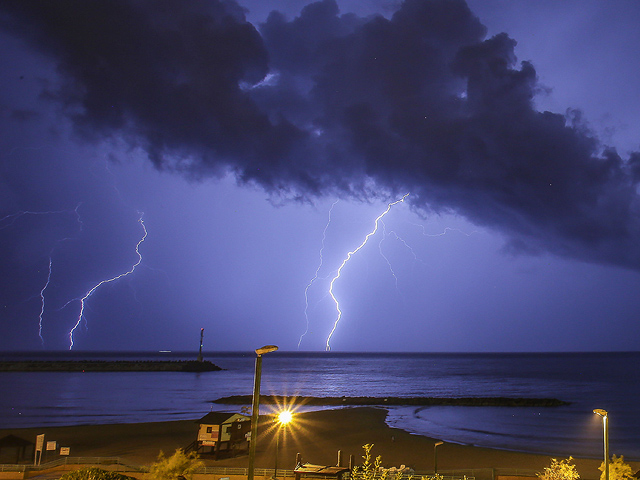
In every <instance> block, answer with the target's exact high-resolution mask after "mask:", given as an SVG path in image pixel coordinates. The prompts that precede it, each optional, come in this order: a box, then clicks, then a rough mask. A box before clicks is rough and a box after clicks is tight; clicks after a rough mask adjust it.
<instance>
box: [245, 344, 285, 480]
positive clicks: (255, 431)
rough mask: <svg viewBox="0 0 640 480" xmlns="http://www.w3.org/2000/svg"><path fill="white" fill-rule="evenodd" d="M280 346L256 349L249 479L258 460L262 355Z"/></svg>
mask: <svg viewBox="0 0 640 480" xmlns="http://www.w3.org/2000/svg"><path fill="white" fill-rule="evenodd" d="M276 350H278V347H276V346H275V345H265V346H264V347H262V348H258V349H256V355H257V356H256V369H255V375H254V378H253V404H252V410H251V438H250V441H249V468H248V470H247V480H253V471H254V469H255V461H256V443H257V440H258V411H259V409H260V377H261V376H262V355H264V354H265V353H269V352H275V351H276Z"/></svg>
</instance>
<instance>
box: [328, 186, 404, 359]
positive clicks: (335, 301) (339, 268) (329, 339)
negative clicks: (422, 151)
mask: <svg viewBox="0 0 640 480" xmlns="http://www.w3.org/2000/svg"><path fill="white" fill-rule="evenodd" d="M408 196H409V194H408V193H407V194H405V195H404V196H403V197H402V198H401V199H399V200H396V201H395V202H391V203H390V204H389V205H387V209H386V210H385V211H384V212H382V213H381V214H380V215H378V217H377V218H376V220H375V222H374V226H373V230H371V231H370V232H369V233H368V234H367V235H366V236H365V237H364V240H363V241H362V243H361V244H360V245H359V246H358V247H357V248H356V249H355V250H353V251H351V252H349V253H347V256H346V258H345V259H344V260H343V261H342V264H341V265H340V267H338V270H337V272H336V275H335V276H334V277H333V278H332V279H331V283H330V285H329V295H330V296H331V298H332V299H333V302H334V303H335V304H336V312H337V317H336V320H335V321H334V322H333V328H332V329H331V332H330V333H329V336H328V337H327V343H326V345H325V350H326V351H327V352H329V351H331V337H332V336H333V334H334V333H335V331H336V328H338V323H340V319H341V318H342V310H340V303H339V302H338V299H337V298H336V296H335V295H334V293H333V287H334V285H335V283H336V280H338V279H339V278H340V275H342V269H343V268H344V266H345V265H346V264H347V262H348V261H349V260H350V259H351V257H353V256H354V255H355V254H356V253H358V251H360V250H361V249H362V248H363V247H364V246H365V245H366V244H367V242H368V241H369V238H371V237H372V236H373V235H375V234H376V232H377V231H378V225H379V224H380V221H381V220H382V218H383V217H384V216H385V215H386V214H387V213H389V211H390V210H391V207H393V206H394V205H397V204H398V203H402V202H404V201H405V199H406V198H407V197H408ZM394 276H395V275H394Z"/></svg>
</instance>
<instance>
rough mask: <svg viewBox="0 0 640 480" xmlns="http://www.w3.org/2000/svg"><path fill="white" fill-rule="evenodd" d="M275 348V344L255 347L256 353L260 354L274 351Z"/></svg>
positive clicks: (276, 348)
mask: <svg viewBox="0 0 640 480" xmlns="http://www.w3.org/2000/svg"><path fill="white" fill-rule="evenodd" d="M276 350H278V347H277V346H276V345H265V346H264V347H261V348H256V355H258V356H260V355H264V354H265V353H269V352H275V351H276Z"/></svg>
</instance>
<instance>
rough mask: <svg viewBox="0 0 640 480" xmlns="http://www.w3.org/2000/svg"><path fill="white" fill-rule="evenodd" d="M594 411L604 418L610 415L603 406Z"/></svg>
mask: <svg viewBox="0 0 640 480" xmlns="http://www.w3.org/2000/svg"><path fill="white" fill-rule="evenodd" d="M593 413H595V414H596V415H600V416H601V417H602V418H607V415H608V413H607V411H606V410H603V409H601V408H596V409H595V410H594V411H593Z"/></svg>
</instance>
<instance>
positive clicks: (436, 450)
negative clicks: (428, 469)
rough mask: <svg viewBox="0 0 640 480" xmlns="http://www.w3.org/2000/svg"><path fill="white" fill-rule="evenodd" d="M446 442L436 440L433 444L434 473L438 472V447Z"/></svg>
mask: <svg viewBox="0 0 640 480" xmlns="http://www.w3.org/2000/svg"><path fill="white" fill-rule="evenodd" d="M442 444H444V442H436V443H434V444H433V474H434V475H435V474H436V473H438V447H439V446H440V445H442Z"/></svg>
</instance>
